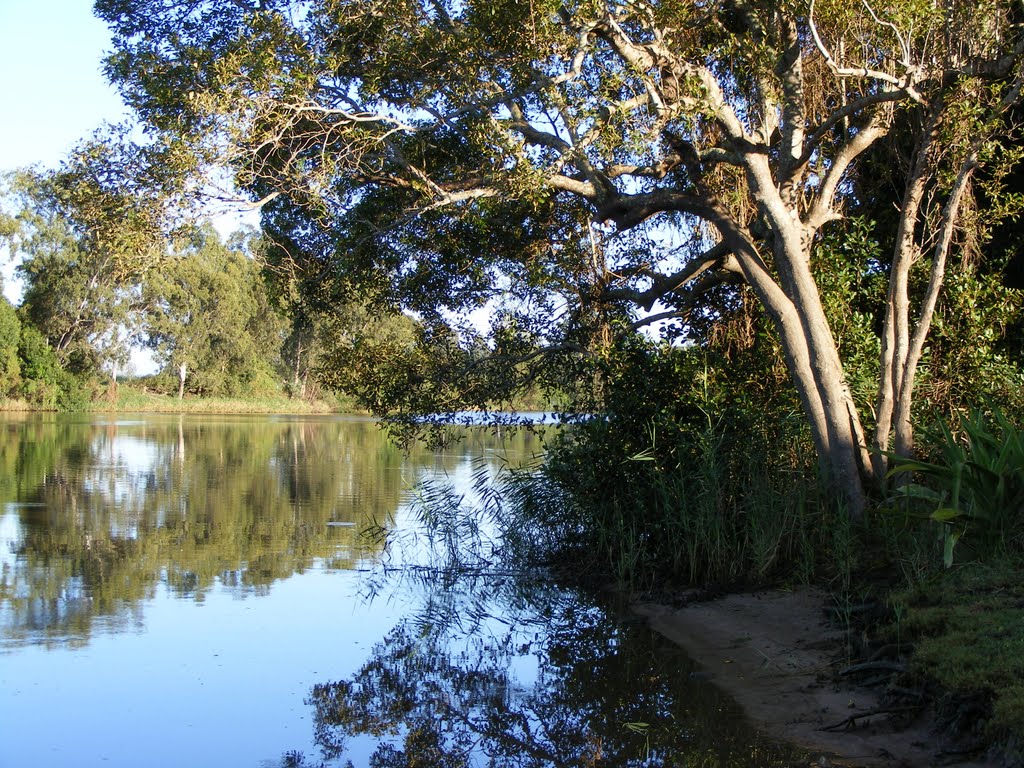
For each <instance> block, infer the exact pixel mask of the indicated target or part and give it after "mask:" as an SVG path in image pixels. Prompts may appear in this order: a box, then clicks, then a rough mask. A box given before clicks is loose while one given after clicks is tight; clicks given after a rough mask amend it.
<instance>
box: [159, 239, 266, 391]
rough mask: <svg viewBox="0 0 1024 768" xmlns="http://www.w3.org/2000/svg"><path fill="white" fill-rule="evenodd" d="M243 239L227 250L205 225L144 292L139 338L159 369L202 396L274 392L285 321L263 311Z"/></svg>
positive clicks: (262, 298) (255, 270) (260, 292)
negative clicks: (171, 372) (171, 371)
mask: <svg viewBox="0 0 1024 768" xmlns="http://www.w3.org/2000/svg"><path fill="white" fill-rule="evenodd" d="M248 250H249V248H248V246H247V244H246V243H245V242H244V237H236V238H233V239H232V240H231V241H229V242H228V243H223V242H221V240H220V237H219V236H218V234H217V232H216V231H214V230H213V229H212V227H211V226H209V225H206V226H205V227H200V228H199V229H196V230H195V231H194V232H193V233H192V236H191V237H190V238H188V239H187V240H185V241H183V242H182V243H181V244H180V245H179V248H178V250H177V252H175V253H172V254H171V255H169V256H168V257H167V258H166V259H165V260H164V262H163V263H162V265H161V268H160V269H159V270H154V272H153V273H152V274H151V275H150V276H149V278H148V279H147V280H146V283H145V285H144V287H143V299H144V304H145V313H144V320H143V327H142V332H143V335H144V337H145V340H146V345H147V346H148V347H149V348H150V349H152V350H153V352H154V355H155V357H156V360H157V362H158V363H160V364H161V365H163V366H164V367H166V368H172V369H174V370H176V371H177V372H178V375H179V388H178V397H179V398H180V397H183V396H184V394H185V391H186V389H187V390H188V391H190V392H194V393H199V394H203V395H207V396H225V395H232V396H234V395H239V394H243V393H254V392H259V391H263V392H264V393H265V392H266V391H267V390H268V389H269V390H274V391H276V390H278V389H279V386H278V385H277V382H276V377H277V370H276V369H277V367H278V366H279V362H280V350H281V345H282V342H283V337H284V321H283V319H282V318H281V317H280V316H279V315H278V314H277V313H276V312H275V311H274V310H273V309H272V308H271V307H270V303H269V298H268V296H267V292H266V290H265V287H264V285H263V281H262V279H261V276H260V271H259V266H258V264H257V263H256V262H255V261H254V260H253V259H252V258H251V255H250V254H249V252H248Z"/></svg>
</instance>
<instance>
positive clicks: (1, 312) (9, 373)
mask: <svg viewBox="0 0 1024 768" xmlns="http://www.w3.org/2000/svg"><path fill="white" fill-rule="evenodd" d="M20 338H21V321H20V320H18V313H17V312H16V311H15V309H14V307H12V306H11V302H9V301H8V300H7V299H6V298H5V297H3V296H0V397H4V396H7V395H10V394H11V393H13V392H15V391H16V390H17V388H18V385H19V384H21V363H20V362H19V360H18V341H19V340H20Z"/></svg>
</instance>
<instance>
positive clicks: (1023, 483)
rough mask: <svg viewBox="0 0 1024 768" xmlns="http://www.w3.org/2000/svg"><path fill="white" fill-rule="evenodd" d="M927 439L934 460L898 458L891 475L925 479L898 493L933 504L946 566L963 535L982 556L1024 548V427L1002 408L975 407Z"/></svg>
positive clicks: (909, 499) (939, 425)
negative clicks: (957, 425)
mask: <svg viewBox="0 0 1024 768" xmlns="http://www.w3.org/2000/svg"><path fill="white" fill-rule="evenodd" d="M925 440H926V441H927V444H928V445H929V446H930V447H932V449H933V450H934V452H935V453H936V456H935V458H934V459H933V460H932V461H918V460H909V461H908V460H903V461H898V462H897V463H896V464H895V465H894V467H893V469H892V471H891V474H900V473H907V472H912V473H915V474H916V475H917V476H918V477H919V478H920V479H921V482H920V483H909V484H907V485H904V486H902V487H901V488H900V496H902V497H903V498H904V500H905V501H906V502H907V503H914V502H918V503H924V504H928V503H931V504H934V505H935V506H934V509H933V511H931V512H930V514H929V517H930V519H931V520H933V521H935V522H937V523H938V524H939V525H940V526H941V528H942V532H943V549H944V551H943V562H944V564H945V565H946V567H947V568H948V567H950V566H951V565H952V564H953V551H954V548H955V547H956V545H957V543H958V542H959V541H960V540H961V539H963V540H964V542H965V543H969V544H970V545H971V546H972V548H973V549H974V551H975V553H976V554H978V555H982V556H984V557H991V556H992V555H996V554H1001V553H1005V552H1018V553H1019V552H1024V431H1022V430H1021V429H1020V428H1019V426H1017V425H1016V424H1014V423H1013V422H1011V421H1010V419H1009V418H1008V417H1007V416H1006V415H1005V414H1004V413H1003V412H1002V411H1001V410H1000V409H998V408H991V409H988V410H983V409H981V408H975V409H972V410H971V411H969V412H968V413H966V414H962V415H961V416H960V423H959V427H958V429H956V430H954V429H952V428H950V426H949V425H947V424H946V423H945V422H944V421H942V420H940V421H938V422H937V423H936V425H935V427H934V428H933V430H932V431H931V432H930V433H928V434H927V435H926V437H925Z"/></svg>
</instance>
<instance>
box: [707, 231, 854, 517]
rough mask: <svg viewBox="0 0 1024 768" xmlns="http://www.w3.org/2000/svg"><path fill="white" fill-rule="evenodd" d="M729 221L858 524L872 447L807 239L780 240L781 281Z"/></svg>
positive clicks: (822, 461) (823, 461) (746, 272)
mask: <svg viewBox="0 0 1024 768" xmlns="http://www.w3.org/2000/svg"><path fill="white" fill-rule="evenodd" d="M723 224H725V226H724V228H723V234H724V235H725V236H726V239H727V240H728V241H729V245H730V247H731V248H732V249H733V251H734V252H735V253H736V254H737V259H738V263H739V268H740V270H741V271H742V273H743V276H744V277H745V278H746V280H747V282H748V283H749V284H750V285H751V286H752V287H753V289H754V292H755V293H756V294H757V296H758V298H759V299H760V301H761V303H762V305H763V306H764V307H765V309H766V311H767V312H768V315H769V317H771V319H772V321H773V323H774V325H775V327H776V329H777V331H778V334H779V339H780V342H781V345H782V350H783V355H784V357H785V360H786V366H787V368H788V370H789V373H790V377H791V378H792V381H793V384H794V386H795V387H796V390H797V393H798V395H799V397H800V402H801V405H802V406H803V410H804V414H805V416H806V417H807V421H808V423H809V425H810V429H811V437H812V439H813V441H814V447H815V449H816V451H817V455H818V464H819V469H820V471H821V473H822V476H823V477H824V478H825V479H826V481H827V482H828V484H829V486H830V487H831V489H832V491H833V492H834V493H835V495H836V498H837V500H839V501H840V503H841V504H842V505H843V506H844V507H845V508H846V510H847V512H848V513H849V515H850V516H851V517H853V518H855V519H859V518H860V517H861V516H862V515H863V513H864V509H865V506H866V496H865V492H864V480H865V479H866V478H867V477H868V476H869V475H870V464H869V462H868V457H867V448H866V445H865V444H864V437H863V430H862V427H861V422H860V417H859V415H858V413H857V409H856V407H855V406H854V404H853V401H852V399H851V397H850V392H849V389H848V388H847V387H846V385H845V382H844V379H843V369H842V364H841V362H840V360H839V353H838V350H837V349H836V344H835V340H834V339H833V337H832V333H831V330H830V329H829V325H828V320H827V319H826V317H825V311H824V308H823V307H822V304H821V299H820V297H819V295H818V291H817V287H816V285H815V284H814V281H813V278H812V276H811V274H810V268H809V266H808V255H807V254H806V252H805V251H804V249H803V245H802V241H801V238H800V237H799V235H797V236H796V237H795V238H794V237H790V238H789V239H787V238H785V236H784V235H781V234H780V235H779V237H778V240H777V247H776V253H775V260H776V263H777V265H778V266H779V272H780V274H781V276H782V279H781V280H778V281H777V280H776V279H775V277H774V276H773V275H772V274H771V273H770V272H769V270H768V268H767V266H766V265H765V263H764V261H763V260H762V259H761V257H760V256H759V255H758V253H757V252H756V249H755V248H754V247H753V245H752V244H751V243H750V241H749V239H747V238H746V237H744V236H743V234H742V233H741V232H739V231H738V230H736V229H735V228H733V227H730V226H728V224H727V223H726V222H723ZM790 234H791V235H793V234H796V233H794V232H791V233H790Z"/></svg>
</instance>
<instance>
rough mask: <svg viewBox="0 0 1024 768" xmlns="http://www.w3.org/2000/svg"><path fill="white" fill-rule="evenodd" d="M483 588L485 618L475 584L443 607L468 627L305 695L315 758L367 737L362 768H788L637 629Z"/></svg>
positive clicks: (412, 628) (408, 647)
mask: <svg viewBox="0 0 1024 768" xmlns="http://www.w3.org/2000/svg"><path fill="white" fill-rule="evenodd" d="M486 586H489V587H491V588H493V591H492V592H490V594H491V595H492V597H491V599H490V601H489V603H490V609H491V610H490V611H489V612H488V613H483V612H480V611H479V608H480V606H481V605H482V604H483V603H482V602H481V600H480V595H481V591H482V590H483V589H484V587H485V584H484V583H483V581H482V580H480V579H475V580H473V581H472V583H468V584H467V583H464V584H462V585H461V586H460V587H459V588H458V590H457V591H456V592H449V593H447V599H448V600H450V601H454V602H460V601H465V602H466V603H467V604H468V605H472V606H475V607H476V609H477V611H476V614H475V618H476V620H475V621H473V622H471V625H470V626H468V627H467V626H466V625H463V626H461V627H456V626H454V625H452V624H451V623H449V622H446V621H442V622H439V623H434V622H431V621H430V613H429V611H428V612H423V613H421V614H419V616H418V617H413V618H410V619H408V620H406V621H404V622H403V623H401V624H400V625H398V626H397V627H396V628H395V629H394V630H393V631H392V632H391V633H390V634H389V635H388V636H387V637H386V638H385V639H384V640H383V641H382V642H381V643H379V644H378V645H377V646H376V647H375V648H374V650H373V654H372V658H371V659H370V660H369V661H368V662H367V663H366V664H365V665H364V666H363V667H362V668H361V669H360V670H359V671H358V672H357V673H356V674H355V675H354V676H353V677H352V678H351V679H348V680H342V681H340V682H333V683H327V684H322V685H317V686H316V687H315V688H314V689H313V691H312V693H311V696H310V698H309V699H308V702H307V703H309V704H310V705H311V706H312V707H313V708H314V718H315V728H316V739H317V742H318V744H319V745H320V746H321V748H322V749H323V752H324V756H325V758H327V759H331V760H334V759H338V758H343V757H344V756H345V755H346V751H347V741H348V740H349V739H351V738H352V737H362V738H363V739H365V738H366V737H372V738H374V739H376V740H377V745H376V747H375V749H374V750H373V753H372V755H371V757H370V759H369V765H370V766H371V768H399V766H402V767H404V768H412V766H441V767H442V768H457V767H458V768H461V767H462V766H493V767H495V768H529V767H533V766H538V767H539V766H647V765H659V766H660V765H686V766H744V767H747V766H784V765H792V764H793V762H792V761H793V757H794V756H793V755H792V753H791V751H790V750H788V749H785V748H783V747H779V746H777V745H773V744H771V743H769V742H767V741H765V740H762V739H760V738H759V737H757V736H756V735H754V734H753V732H752V730H751V728H750V726H749V724H748V723H746V722H745V721H744V720H743V718H742V715H741V714H740V712H739V710H738V709H737V707H736V706H735V704H733V703H732V702H730V701H729V700H728V699H726V698H724V697H723V696H722V695H721V694H720V693H719V692H718V691H717V690H716V689H714V688H713V687H712V686H710V685H709V684H707V683H701V682H698V681H695V680H693V679H692V677H691V672H692V670H693V667H692V664H691V662H690V661H689V660H688V659H687V658H686V657H685V656H684V655H683V654H682V652H681V651H680V650H679V649H677V648H676V647H675V646H673V645H671V644H670V643H669V642H668V641H665V640H664V639H662V638H659V637H657V636H655V635H653V634H652V633H651V632H650V630H648V629H646V628H645V627H643V626H641V625H634V624H629V623H627V624H622V623H618V622H616V621H614V620H611V619H610V618H609V615H608V614H607V613H606V612H605V611H604V610H602V609H600V608H599V607H597V605H596V604H594V603H593V602H587V600H586V598H583V597H581V596H579V595H578V594H573V593H570V592H567V591H562V590H560V589H558V588H557V587H553V586H551V585H550V584H547V583H543V582H537V581H533V582H524V581H518V582H515V583H513V582H511V581H509V580H507V579H504V580H502V581H501V582H500V584H499V585H498V587H497V588H494V587H495V585H494V584H490V585H486ZM444 613H445V612H444V611H442V614H444Z"/></svg>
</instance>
